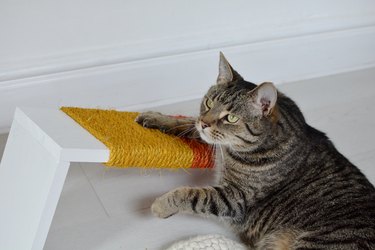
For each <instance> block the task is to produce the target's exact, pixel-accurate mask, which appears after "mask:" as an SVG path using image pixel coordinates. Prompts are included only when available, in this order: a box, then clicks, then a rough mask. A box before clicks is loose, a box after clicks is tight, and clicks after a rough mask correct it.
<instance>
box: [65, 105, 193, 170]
mask: <svg viewBox="0 0 375 250" xmlns="http://www.w3.org/2000/svg"><path fill="white" fill-rule="evenodd" d="M61 110H62V111H63V112H65V113H66V114H67V115H69V116H70V117H71V118H73V119H74V120H75V121H76V122H78V123H79V124H80V125H81V126H82V127H84V128H85V129H86V130H88V131H89V132H90V133H91V134H92V135H93V136H95V137H96V138H97V139H98V140H100V141H101V142H103V143H104V144H105V145H106V146H107V147H108V148H109V149H110V159H109V161H108V162H106V163H105V164H106V165H107V166H116V167H154V168H181V167H182V168H190V167H192V164H193V160H194V153H193V151H192V149H191V148H190V147H189V145H188V144H186V143H185V142H184V141H183V140H180V139H179V138H178V137H175V136H170V135H166V134H164V133H162V132H160V131H158V130H155V129H146V128H143V127H142V126H140V125H139V124H137V123H136V122H135V121H134V119H135V118H136V117H137V115H138V113H135V112H120V111H115V110H101V109H86V108H75V107H62V108H61Z"/></svg>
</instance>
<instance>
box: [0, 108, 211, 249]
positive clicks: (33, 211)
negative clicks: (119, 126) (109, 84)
mask: <svg viewBox="0 0 375 250" xmlns="http://www.w3.org/2000/svg"><path fill="white" fill-rule="evenodd" d="M70 115H72V114H70ZM134 115H136V114H130V116H131V117H130V116H129V117H128V118H129V119H133V118H135V117H133V116H134ZM72 116H73V115H72ZM84 117H85V116H84ZM90 117H91V119H94V118H93V117H92V116H90ZM76 119H78V118H77V117H76ZM94 120H95V119H94ZM94 120H91V122H90V123H89V124H92V123H93V121H94ZM133 120H134V119H133ZM137 129H142V130H145V131H148V132H151V130H147V129H144V128H142V127H141V126H139V125H137V127H136V130H137ZM133 132H134V131H133ZM154 132H155V133H157V134H158V133H159V131H155V130H154ZM154 132H151V133H154ZM119 133H120V134H121V132H119ZM134 133H135V132H134ZM134 133H130V135H134ZM159 135H161V133H160V134H159ZM159 135H158V136H159ZM162 136H166V135H162ZM106 138H107V137H104V139H106ZM147 138H148V137H146V140H147ZM168 138H169V139H170V140H172V141H175V142H176V139H173V138H171V137H169V136H168ZM107 139H108V138H107ZM125 141H126V140H125ZM159 142H160V141H158V140H156V142H154V143H156V144H153V145H154V146H153V147H161V144H158V143H159ZM179 143H182V144H181V145H182V146H183V147H185V149H187V150H188V151H189V152H190V153H188V157H186V156H184V157H185V158H186V159H187V160H186V159H185V166H184V167H189V166H190V167H191V166H192V165H194V164H195V163H196V162H195V163H194V160H196V159H195V157H194V155H195V154H194V150H193V148H194V146H192V147H191V146H189V144H187V143H186V142H183V141H179ZM132 145H133V146H134V145H140V146H142V145H143V144H142V143H141V144H136V142H133V143H132ZM119 148H121V147H119ZM124 148H126V150H130V151H129V153H130V155H131V152H132V151H131V148H129V147H128V146H126V147H125V146H124ZM139 148H143V146H142V147H139ZM172 149H173V144H172V146H171V150H172ZM148 152H150V151H147V150H146V151H145V152H143V153H141V154H136V156H138V157H139V159H141V158H142V157H141V156H142V154H143V155H147V154H148ZM156 152H157V154H156V155H154V156H153V157H156V158H157V157H159V156H161V155H163V154H161V152H158V151H156ZM171 152H175V151H171ZM133 153H134V152H133ZM168 154H170V152H169V153H167V156H168ZM115 158H116V157H115ZM115 158H113V155H111V154H110V150H109V149H108V147H107V146H105V145H104V144H103V143H102V142H100V141H99V140H97V139H96V138H95V137H94V136H92V135H91V134H90V133H89V132H88V131H87V130H85V129H84V128H82V127H81V126H80V125H79V124H78V123H76V122H75V121H74V120H73V119H71V118H70V117H69V116H67V115H66V114H65V113H63V112H62V111H60V110H56V109H40V108H38V109H35V108H17V109H16V112H15V115H14V120H13V123H12V127H11V131H10V134H9V137H8V141H7V144H6V147H5V151H4V154H3V158H2V161H1V164H0V204H1V205H0V221H1V223H0V249H9V250H10V249H12V250H13V249H15V250H16V249H17V250H18V249H20V250H21V249H22V250H31V249H32V250H40V249H43V246H44V243H45V240H46V237H47V234H48V231H49V227H50V225H51V222H52V218H53V215H54V213H55V209H56V206H57V202H58V200H59V197H60V194H61V191H62V188H63V185H64V181H65V178H66V175H67V172H68V169H69V166H70V163H71V162H98V163H102V162H106V163H111V162H112V160H113V162H115V164H116V161H115V160H116V159H115ZM132 158H133V159H135V158H134V157H133V156H132V157H129V155H125V157H124V159H127V160H131V159H132ZM169 158H173V155H169ZM148 159H150V157H149V156H148ZM166 162H168V164H172V166H175V167H179V166H180V165H177V164H175V163H173V162H172V163H171V161H169V160H168V161H166ZM138 163H141V164H143V162H142V161H140V162H138ZM159 163H160V161H159ZM206 163H207V164H208V165H206V166H211V164H212V163H211V162H210V161H208V162H207V160H206ZM127 164H128V163H127ZM131 164H132V162H130V165H131ZM136 165H137V164H136ZM169 166H171V165H164V164H162V165H159V166H156V167H169Z"/></svg>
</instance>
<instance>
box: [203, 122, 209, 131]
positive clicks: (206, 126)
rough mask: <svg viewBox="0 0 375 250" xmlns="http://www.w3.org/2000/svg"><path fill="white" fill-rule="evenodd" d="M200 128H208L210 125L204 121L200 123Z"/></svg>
mask: <svg viewBox="0 0 375 250" xmlns="http://www.w3.org/2000/svg"><path fill="white" fill-rule="evenodd" d="M201 126H202V129H205V128H208V127H210V125H209V124H207V123H205V122H204V121H201Z"/></svg>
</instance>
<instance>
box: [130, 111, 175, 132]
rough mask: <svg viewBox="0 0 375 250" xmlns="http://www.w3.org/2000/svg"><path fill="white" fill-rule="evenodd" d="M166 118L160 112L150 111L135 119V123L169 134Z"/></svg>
mask: <svg viewBox="0 0 375 250" xmlns="http://www.w3.org/2000/svg"><path fill="white" fill-rule="evenodd" d="M166 118H167V116H165V115H163V114H161V113H159V112H153V111H148V112H144V113H141V114H139V115H138V116H137V117H136V118H135V121H136V122H137V123H138V124H140V125H142V126H143V127H145V128H153V129H158V130H160V131H162V132H167V131H168V129H169V127H168V125H167V124H166V123H167V119H166Z"/></svg>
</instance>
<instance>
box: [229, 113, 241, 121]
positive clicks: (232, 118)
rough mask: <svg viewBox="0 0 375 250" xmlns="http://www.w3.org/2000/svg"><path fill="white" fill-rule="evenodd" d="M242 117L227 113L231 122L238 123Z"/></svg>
mask: <svg viewBox="0 0 375 250" xmlns="http://www.w3.org/2000/svg"><path fill="white" fill-rule="evenodd" d="M239 119H240V118H238V117H237V116H235V115H231V114H229V115H227V121H228V122H230V123H236V122H237V121H238V120H239Z"/></svg>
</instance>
